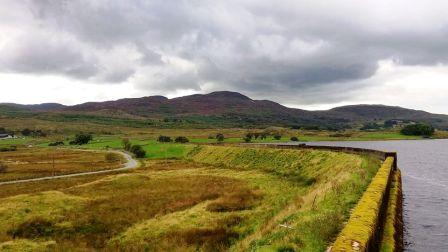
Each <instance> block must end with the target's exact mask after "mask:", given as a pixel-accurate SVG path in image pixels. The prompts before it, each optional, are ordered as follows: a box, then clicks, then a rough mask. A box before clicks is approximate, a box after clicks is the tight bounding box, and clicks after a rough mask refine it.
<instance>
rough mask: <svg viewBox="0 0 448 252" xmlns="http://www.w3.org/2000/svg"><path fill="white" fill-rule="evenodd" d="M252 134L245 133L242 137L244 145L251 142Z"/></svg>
mask: <svg viewBox="0 0 448 252" xmlns="http://www.w3.org/2000/svg"><path fill="white" fill-rule="evenodd" d="M252 136H253V135H252V133H247V134H246V135H245V136H244V137H243V140H244V142H246V143H249V142H250V141H252Z"/></svg>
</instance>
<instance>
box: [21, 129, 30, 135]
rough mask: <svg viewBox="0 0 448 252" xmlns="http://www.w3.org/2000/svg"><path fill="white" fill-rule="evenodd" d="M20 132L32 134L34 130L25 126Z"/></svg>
mask: <svg viewBox="0 0 448 252" xmlns="http://www.w3.org/2000/svg"><path fill="white" fill-rule="evenodd" d="M20 133H22V135H23V136H29V135H31V133H33V131H32V130H30V129H28V128H25V129H23V130H22V131H21V132H20Z"/></svg>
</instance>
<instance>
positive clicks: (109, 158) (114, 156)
mask: <svg viewBox="0 0 448 252" xmlns="http://www.w3.org/2000/svg"><path fill="white" fill-rule="evenodd" d="M104 159H106V161H107V162H110V163H112V162H117V161H120V159H121V158H120V155H118V154H117V153H113V152H109V153H106V155H104Z"/></svg>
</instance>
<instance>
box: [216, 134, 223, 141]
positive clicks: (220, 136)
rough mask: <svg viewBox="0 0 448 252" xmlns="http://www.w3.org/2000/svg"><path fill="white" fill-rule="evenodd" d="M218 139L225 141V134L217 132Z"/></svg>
mask: <svg viewBox="0 0 448 252" xmlns="http://www.w3.org/2000/svg"><path fill="white" fill-rule="evenodd" d="M216 141H218V142H222V141H224V135H223V134H222V133H218V134H216Z"/></svg>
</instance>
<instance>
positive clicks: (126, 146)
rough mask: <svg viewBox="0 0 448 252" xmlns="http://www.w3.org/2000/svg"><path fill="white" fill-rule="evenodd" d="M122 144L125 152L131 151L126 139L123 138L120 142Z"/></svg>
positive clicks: (129, 143)
mask: <svg viewBox="0 0 448 252" xmlns="http://www.w3.org/2000/svg"><path fill="white" fill-rule="evenodd" d="M121 142H122V144H123V149H124V150H126V151H129V150H130V149H131V142H130V141H129V139H128V138H123V140H121Z"/></svg>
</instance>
